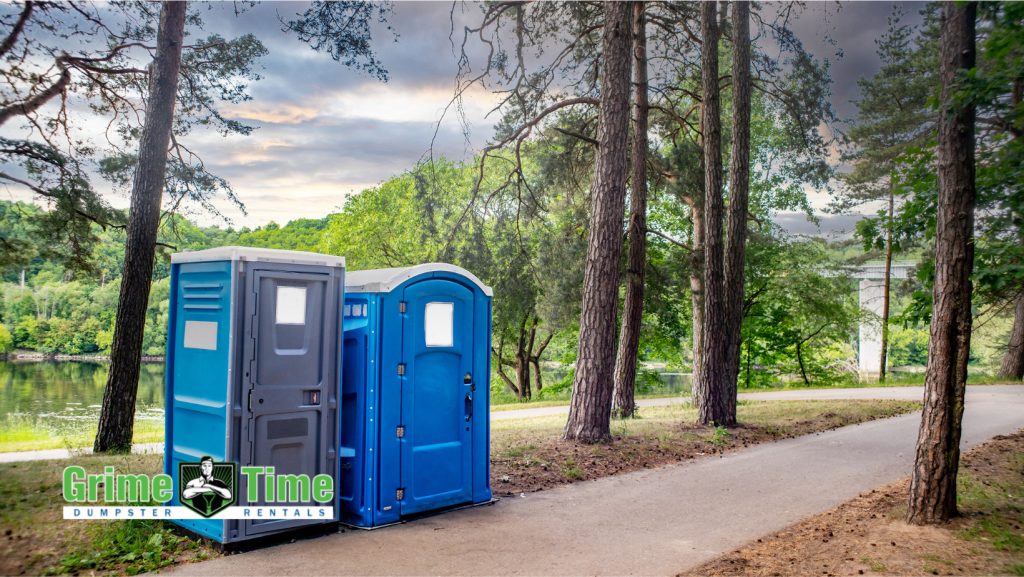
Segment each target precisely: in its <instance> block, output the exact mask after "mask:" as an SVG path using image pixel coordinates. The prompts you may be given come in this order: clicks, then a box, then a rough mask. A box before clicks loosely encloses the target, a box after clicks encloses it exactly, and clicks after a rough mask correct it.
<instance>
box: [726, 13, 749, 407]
mask: <svg viewBox="0 0 1024 577" xmlns="http://www.w3.org/2000/svg"><path fill="white" fill-rule="evenodd" d="M732 26H733V32H732V35H733V47H732V69H733V74H732V77H733V81H732V87H733V88H732V90H733V96H732V122H733V124H732V156H731V157H730V159H729V230H728V247H727V248H726V261H725V292H726V299H727V300H726V305H727V306H726V309H725V310H726V314H727V319H726V322H727V327H728V328H727V329H726V331H725V336H726V338H727V339H728V344H727V348H726V355H727V357H726V361H725V368H726V371H727V373H726V377H725V383H724V385H725V387H726V389H727V392H728V393H729V394H728V402H727V409H728V410H729V412H730V420H732V421H733V422H735V421H736V387H737V381H738V379H739V374H740V347H741V346H742V335H743V296H744V281H745V279H744V263H745V262H746V253H747V213H748V212H749V210H750V90H751V88H750V4H748V3H747V2H733V20H732Z"/></svg>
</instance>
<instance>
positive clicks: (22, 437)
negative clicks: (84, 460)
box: [0, 417, 164, 453]
mask: <svg viewBox="0 0 1024 577" xmlns="http://www.w3.org/2000/svg"><path fill="white" fill-rule="evenodd" d="M95 438H96V422H95V421H92V420H90V421H88V422H82V421H70V422H69V421H64V420H58V419H45V418H43V417H35V418H26V417H13V418H9V419H7V420H5V421H3V422H0V453H6V452H10V451H39V450H44V449H82V448H85V447H91V446H92V443H93V440H94V439H95ZM163 439H164V424H163V422H161V421H154V420H150V419H139V420H136V421H135V434H134V437H133V442H135V443H158V442H160V441H163Z"/></svg>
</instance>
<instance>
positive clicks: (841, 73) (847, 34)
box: [792, 2, 925, 121]
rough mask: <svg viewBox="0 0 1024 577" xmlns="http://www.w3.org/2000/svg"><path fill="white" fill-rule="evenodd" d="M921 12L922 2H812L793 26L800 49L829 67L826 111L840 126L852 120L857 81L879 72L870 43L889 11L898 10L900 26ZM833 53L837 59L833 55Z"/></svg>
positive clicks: (917, 19)
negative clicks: (829, 103) (829, 93)
mask: <svg viewBox="0 0 1024 577" xmlns="http://www.w3.org/2000/svg"><path fill="white" fill-rule="evenodd" d="M924 6H925V3H924V2H843V3H838V2H820V3H813V2H812V3H810V4H808V5H807V8H806V10H805V11H804V12H803V13H802V14H801V15H800V17H799V18H797V19H795V20H794V21H793V24H792V27H793V30H794V32H795V33H796V34H797V35H798V36H799V37H800V39H801V40H802V41H803V43H804V46H805V48H807V50H808V51H810V52H811V53H812V54H814V55H815V56H817V57H818V58H819V59H821V60H826V59H827V60H828V61H829V63H830V66H831V68H830V72H831V75H832V99H831V100H832V107H833V110H834V112H835V113H836V116H837V117H838V118H839V119H840V120H841V121H847V120H850V119H853V118H855V117H856V115H857V107H856V105H855V104H854V101H856V100H857V98H858V97H859V96H860V88H859V87H858V86H857V80H859V79H860V78H864V77H869V76H871V75H873V74H875V73H877V72H878V70H879V68H880V67H881V62H880V61H879V59H878V55H877V54H876V50H877V46H876V44H875V41H876V40H878V39H879V37H881V35H882V34H883V33H884V32H885V30H886V28H887V26H888V19H889V17H890V16H891V15H892V14H893V10H894V9H895V8H897V7H899V8H901V9H902V11H903V14H904V15H903V17H902V19H901V22H903V23H906V24H911V25H913V24H917V23H920V22H921V16H920V11H921V9H922V8H924ZM833 42H834V44H833ZM837 50H838V51H840V52H841V54H842V55H841V56H837V55H836V52H837Z"/></svg>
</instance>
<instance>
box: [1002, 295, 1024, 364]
mask: <svg viewBox="0 0 1024 577" xmlns="http://www.w3.org/2000/svg"><path fill="white" fill-rule="evenodd" d="M999 377H1000V378H1003V379H1016V380H1020V379H1022V378H1024V291H1022V292H1021V293H1020V294H1018V295H1017V304H1016V306H1015V307H1014V311H1013V329H1012V330H1011V331H1010V342H1009V343H1008V344H1007V347H1006V354H1005V355H1003V362H1002V364H1001V365H1000V366H999Z"/></svg>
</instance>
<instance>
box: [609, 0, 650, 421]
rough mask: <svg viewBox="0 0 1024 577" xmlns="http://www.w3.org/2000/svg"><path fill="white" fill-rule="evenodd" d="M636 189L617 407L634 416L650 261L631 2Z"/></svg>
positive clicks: (639, 43)
mask: <svg viewBox="0 0 1024 577" xmlns="http://www.w3.org/2000/svg"><path fill="white" fill-rule="evenodd" d="M632 6H633V60H634V62H633V63H634V66H635V69H634V71H633V75H634V80H633V89H634V96H633V116H634V117H633V155H632V156H633V175H632V180H633V190H632V196H631V198H630V201H631V202H630V215H629V228H628V230H627V233H626V237H627V239H628V242H629V253H628V254H627V256H626V298H625V302H624V303H623V305H622V330H621V331H620V332H619V352H618V354H617V355H616V357H615V400H614V403H613V407H614V409H613V411H614V413H615V414H617V415H618V416H620V417H632V416H633V413H634V412H635V410H636V403H635V400H634V396H635V394H634V393H635V389H636V363H637V353H638V349H639V346H640V324H641V322H642V319H643V312H644V269H645V268H646V266H647V33H646V30H645V27H646V25H647V19H646V17H645V15H644V7H645V4H644V3H643V2H633V3H632Z"/></svg>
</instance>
